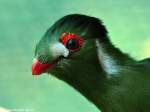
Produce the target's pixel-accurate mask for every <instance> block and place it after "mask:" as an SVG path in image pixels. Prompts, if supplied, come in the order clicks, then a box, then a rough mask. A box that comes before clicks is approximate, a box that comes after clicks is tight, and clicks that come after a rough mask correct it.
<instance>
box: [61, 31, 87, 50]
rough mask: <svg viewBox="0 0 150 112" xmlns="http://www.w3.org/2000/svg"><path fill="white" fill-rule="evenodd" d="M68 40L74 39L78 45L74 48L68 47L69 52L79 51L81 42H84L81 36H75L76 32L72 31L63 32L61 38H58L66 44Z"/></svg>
mask: <svg viewBox="0 0 150 112" xmlns="http://www.w3.org/2000/svg"><path fill="white" fill-rule="evenodd" d="M70 40H75V41H76V42H78V44H79V46H78V47H77V48H74V49H69V51H70V52H75V51H79V50H80V48H81V47H82V46H83V43H84V40H83V38H81V37H79V36H77V35H76V34H74V33H63V34H62V36H61V38H60V41H61V42H62V43H63V44H64V45H65V46H67V44H68V42H69V41H70Z"/></svg>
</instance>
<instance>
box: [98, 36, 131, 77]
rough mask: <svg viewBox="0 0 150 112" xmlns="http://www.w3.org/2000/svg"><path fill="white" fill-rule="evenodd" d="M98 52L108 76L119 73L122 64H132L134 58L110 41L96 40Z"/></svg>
mask: <svg viewBox="0 0 150 112" xmlns="http://www.w3.org/2000/svg"><path fill="white" fill-rule="evenodd" d="M96 45H97V54H98V59H99V62H100V64H101V66H102V69H103V70H104V71H105V72H106V74H107V77H111V76H113V75H115V74H118V73H119V72H120V71H121V69H122V66H125V65H127V64H130V63H131V62H133V61H134V60H133V59H132V58H130V57H129V56H128V55H126V54H124V53H122V52H121V51H120V50H119V49H118V48H116V47H115V46H114V45H112V44H111V42H110V41H108V42H107V43H103V42H100V41H99V40H98V39H97V40H96Z"/></svg>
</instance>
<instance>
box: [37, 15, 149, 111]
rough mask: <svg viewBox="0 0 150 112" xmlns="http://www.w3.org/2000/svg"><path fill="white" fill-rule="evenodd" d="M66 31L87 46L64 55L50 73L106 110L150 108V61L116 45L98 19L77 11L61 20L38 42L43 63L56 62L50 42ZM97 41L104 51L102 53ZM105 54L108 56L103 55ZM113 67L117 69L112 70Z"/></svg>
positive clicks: (142, 109)
mask: <svg viewBox="0 0 150 112" xmlns="http://www.w3.org/2000/svg"><path fill="white" fill-rule="evenodd" d="M64 32H68V33H69V32H71V33H75V34H77V35H79V36H81V37H82V38H84V40H85V42H84V46H83V47H82V48H81V50H80V51H78V52H75V53H72V54H70V55H69V57H67V58H62V57H61V59H60V60H59V62H58V63H57V64H56V65H55V67H54V68H53V69H52V70H49V71H48V72H49V73H50V74H52V75H54V76H56V77H57V78H59V79H60V80H63V81H65V82H67V83H68V84H69V85H71V86H72V87H74V88H75V89H76V90H78V91H79V92H80V93H81V94H83V95H84V96H85V97H86V98H87V99H88V100H89V101H91V102H93V103H94V104H95V105H96V106H97V107H98V108H99V109H100V110H102V112H149V111H150V68H149V66H150V61H149V60H144V61H140V62H138V61H136V60H134V59H132V58H131V57H129V56H128V55H126V54H124V53H122V52H121V51H120V50H119V49H117V48H115V47H114V46H113V45H112V44H111V41H110V40H109V38H108V36H107V30H106V28H105V26H104V25H103V24H102V22H101V21H100V20H99V19H97V18H94V17H89V16H84V15H78V14H75V15H68V16H65V17H63V18H61V19H60V20H58V21H57V22H56V23H55V24H54V25H53V26H52V27H51V28H50V29H49V30H48V31H47V32H46V34H45V35H44V36H43V38H42V39H41V41H40V42H39V43H38V44H37V48H36V52H35V55H36V56H37V55H38V56H39V58H40V60H41V61H43V63H46V62H52V61H53V59H54V58H53V57H52V56H51V55H52V54H51V51H49V45H50V44H52V43H55V42H59V40H60V36H61V34H62V33H64ZM96 40H97V41H98V43H99V44H100V46H101V48H102V49H103V50H104V52H103V50H102V51H101V52H100V54H99V55H98V51H99V50H100V47H98V46H97V45H96ZM103 53H104V58H103V57H100V56H101V55H103ZM70 57H71V58H70ZM105 57H106V58H105ZM105 59H106V60H105ZM109 63H110V64H111V65H112V67H111V66H109ZM111 69H116V71H117V72H112V73H111V72H108V71H111ZM107 70H108V71H107Z"/></svg>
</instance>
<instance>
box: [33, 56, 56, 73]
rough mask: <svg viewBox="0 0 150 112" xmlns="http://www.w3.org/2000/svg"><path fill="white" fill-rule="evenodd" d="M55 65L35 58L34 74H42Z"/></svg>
mask: <svg viewBox="0 0 150 112" xmlns="http://www.w3.org/2000/svg"><path fill="white" fill-rule="evenodd" d="M52 67H53V64H49V63H48V64H47V63H41V62H40V61H39V60H38V59H34V61H33V64H32V75H41V74H42V73H45V72H47V71H48V70H49V69H51V68H52Z"/></svg>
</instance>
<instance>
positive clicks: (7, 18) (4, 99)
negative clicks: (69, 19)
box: [0, 0, 150, 112]
mask: <svg viewBox="0 0 150 112" xmlns="http://www.w3.org/2000/svg"><path fill="white" fill-rule="evenodd" d="M71 13H81V14H87V15H91V16H96V17H98V18H101V19H102V20H103V21H104V24H105V25H106V26H107V28H108V30H109V32H110V33H109V36H110V37H111V40H112V42H113V43H114V44H115V45H116V46H117V47H119V48H120V49H121V50H123V51H124V52H126V53H129V54H130V55H131V56H132V57H134V58H136V59H142V58H145V57H149V56H150V51H149V48H150V33H149V32H150V22H149V21H150V1H149V0H105V1H103V0H82V1H81V0H74V1H73V0H72V1H71V0H0V106H1V107H5V108H8V109H32V110H33V111H34V112H98V110H97V109H96V108H95V106H94V105H91V103H89V102H88V101H87V100H86V99H85V98H84V97H83V96H82V95H80V94H79V93H78V92H76V91H75V90H74V89H72V88H71V87H70V86H68V85H67V84H65V83H64V82H62V81H59V80H57V79H55V78H54V77H52V76H48V75H42V76H39V77H33V76H32V75H31V64H32V59H33V55H34V54H33V53H34V47H35V44H36V43H37V42H38V40H39V39H40V38H41V36H42V35H43V34H44V33H45V31H46V30H47V29H48V28H49V27H50V26H51V25H52V24H53V23H54V22H55V21H56V20H58V19H59V18H60V17H62V16H64V15H66V14H71Z"/></svg>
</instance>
